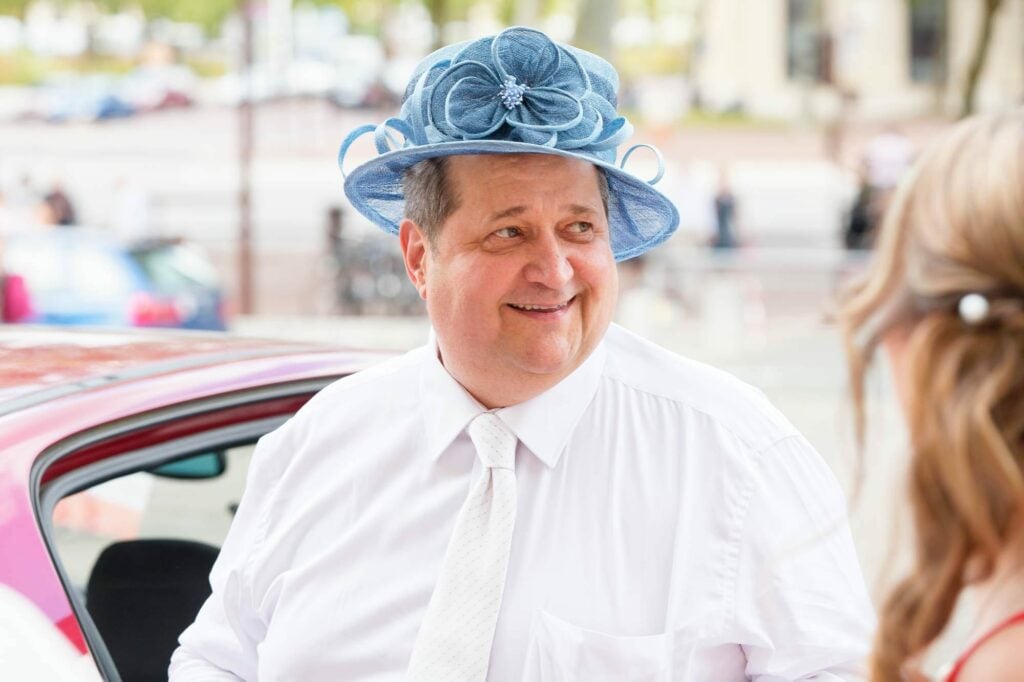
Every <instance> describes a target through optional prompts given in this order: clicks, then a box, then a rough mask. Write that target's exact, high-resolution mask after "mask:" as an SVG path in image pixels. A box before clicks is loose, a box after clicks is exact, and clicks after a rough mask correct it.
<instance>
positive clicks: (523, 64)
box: [425, 28, 628, 152]
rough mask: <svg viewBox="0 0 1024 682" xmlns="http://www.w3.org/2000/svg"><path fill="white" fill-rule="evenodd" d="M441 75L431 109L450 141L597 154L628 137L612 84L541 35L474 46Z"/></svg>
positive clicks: (522, 33) (508, 36)
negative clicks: (522, 144)
mask: <svg viewBox="0 0 1024 682" xmlns="http://www.w3.org/2000/svg"><path fill="white" fill-rule="evenodd" d="M439 66H440V65H439ZM435 74H437V75H434V74H431V76H432V78H431V81H432V83H431V86H432V87H431V89H430V90H431V91H430V93H429V95H428V96H427V101H426V102H425V104H426V107H425V109H426V113H427V116H428V120H429V123H430V125H431V127H432V128H433V129H434V130H435V131H437V133H439V134H440V136H441V137H443V138H445V139H448V140H475V139H482V138H487V139H505V140H515V141H520V142H526V143H530V144H537V145H543V146H548V147H556V148H559V149H579V150H581V151H591V152H598V151H601V150H604V149H611V148H613V147H614V146H615V145H616V144H618V142H619V140H620V139H621V138H622V135H621V134H620V133H623V132H625V133H626V134H628V124H627V123H626V120H625V119H624V118H622V117H617V116H616V113H615V106H614V97H615V95H614V84H612V83H597V84H594V83H593V82H592V81H591V78H590V76H589V75H588V73H587V71H586V70H585V69H583V68H582V67H581V66H580V63H579V61H578V60H577V58H576V57H575V56H574V55H573V54H572V53H571V52H570V51H568V50H566V49H564V48H563V47H561V46H559V45H556V44H555V43H554V42H552V41H551V39H550V38H548V37H547V36H546V35H544V34H543V33H541V32H540V31H535V30H532V29H525V28H513V29H508V30H506V31H503V32H502V33H500V34H498V35H497V36H494V37H493V38H485V39H482V40H478V41H475V42H473V43H471V44H469V45H467V46H466V47H465V48H464V49H463V50H462V51H461V52H459V53H458V54H457V55H455V57H453V58H452V60H451V62H450V63H449V64H447V66H445V67H444V68H441V69H437V71H435ZM595 85H596V86H597V88H595ZM609 99H610V100H611V101H609Z"/></svg>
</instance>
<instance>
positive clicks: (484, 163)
mask: <svg viewBox="0 0 1024 682" xmlns="http://www.w3.org/2000/svg"><path fill="white" fill-rule="evenodd" d="M448 163H449V164H452V165H454V166H455V167H461V168H463V169H470V168H472V169H474V170H476V169H480V168H490V169H505V168H508V169H521V168H524V167H527V166H529V167H537V166H548V167H550V168H553V169H557V168H559V167H561V168H564V169H566V171H567V172H573V171H577V170H580V169H584V168H592V169H594V172H595V173H596V172H597V166H595V165H594V164H592V163H590V162H589V161H585V160H583V159H573V158H568V157H565V156H560V155H558V154H535V153H526V154H523V153H515V154H464V155H455V156H450V157H448Z"/></svg>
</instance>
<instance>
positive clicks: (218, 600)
mask: <svg viewBox="0 0 1024 682" xmlns="http://www.w3.org/2000/svg"><path fill="white" fill-rule="evenodd" d="M286 430H287V426H286V427H282V428H280V429H278V430H276V431H274V432H272V433H270V434H268V435H266V436H264V437H263V438H261V439H260V441H259V443H258V444H257V446H256V449H255V452H254V453H253V457H252V461H251V464H250V467H249V473H248V476H247V480H246V486H245V492H244V493H243V495H242V500H241V502H240V504H239V507H238V511H237V512H236V514H235V518H234V519H233V521H232V523H231V529H230V530H229V531H228V535H227V538H226V539H225V541H224V546H223V547H222V548H221V551H220V554H219V555H218V557H217V561H216V563H215V564H214V566H213V570H212V571H211V572H210V586H211V588H212V593H211V595H210V597H209V598H208V599H207V600H206V602H205V603H204V604H203V606H202V608H201V609H200V610H199V613H198V615H197V616H196V619H195V622H194V623H192V625H190V626H189V627H188V628H187V629H186V630H185V631H184V632H183V633H182V634H181V637H180V638H179V640H178V642H179V646H178V648H177V649H176V650H175V652H174V654H173V655H172V656H171V663H170V668H169V670H168V675H169V678H170V682H189V681H198V680H202V681H203V682H207V681H211V682H212V681H215V680H216V681H219V680H255V679H256V677H257V668H258V665H257V663H258V661H257V647H258V646H259V644H260V642H261V641H262V640H263V637H264V636H265V634H266V621H265V619H264V618H263V617H262V615H261V614H260V612H259V608H258V605H259V599H258V598H257V597H256V595H255V594H254V590H253V583H254V573H255V572H256V571H257V570H258V567H259V557H260V549H261V544H262V541H263V538H264V537H265V536H266V524H267V523H268V522H269V518H270V516H271V515H270V510H269V508H270V507H271V506H272V502H273V497H274V494H275V492H276V485H275V484H276V482H277V481H278V480H279V478H280V473H281V472H280V470H281V469H282V468H283V466H284V463H285V462H286V460H287V459H288V457H287V455H288V452H287V450H286V449H285V448H284V446H283V440H284V432H285V431H286Z"/></svg>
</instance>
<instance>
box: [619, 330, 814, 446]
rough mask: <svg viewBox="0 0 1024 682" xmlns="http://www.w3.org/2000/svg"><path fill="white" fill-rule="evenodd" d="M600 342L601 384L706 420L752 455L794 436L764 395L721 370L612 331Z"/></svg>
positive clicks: (622, 331) (795, 433) (633, 335)
mask: <svg viewBox="0 0 1024 682" xmlns="http://www.w3.org/2000/svg"><path fill="white" fill-rule="evenodd" d="M606 342H607V346H608V350H609V353H608V361H607V362H606V368H605V376H606V378H608V379H610V380H612V381H615V382H617V383H619V384H621V385H624V386H625V387H627V388H628V389H629V390H632V391H637V392H642V393H645V394H648V395H652V396H657V397H659V398H661V399H664V400H667V401H670V402H672V403H675V404H676V405H677V406H678V408H679V409H680V410H681V411H685V412H687V413H691V414H696V415H701V416H703V417H704V418H707V419H710V420H711V421H712V422H714V423H716V424H717V425H718V426H719V427H721V428H723V429H725V430H726V431H729V432H730V433H732V434H733V435H734V436H736V437H737V438H739V439H741V440H742V441H744V442H745V443H746V444H747V445H748V446H749V447H751V448H752V449H755V450H762V449H764V448H766V447H769V446H770V445H772V444H773V443H775V442H777V441H779V440H781V439H783V438H786V437H789V436H793V435H797V433H798V432H797V430H796V428H795V427H794V426H793V425H792V424H791V423H790V422H789V420H788V419H786V417H785V416H784V415H783V414H782V413H781V412H780V411H779V410H778V409H777V408H776V407H775V406H774V405H772V404H771V402H770V401H769V400H768V398H767V397H766V396H765V395H764V393H762V392H761V391H760V390H759V389H757V388H755V387H754V386H751V385H750V384H748V383H746V382H744V381H742V380H740V379H738V378H737V377H735V376H733V375H732V374H729V373H728V372H726V371H724V370H721V369H718V368H716V367H712V366H711V365H708V364H706V363H703V362H699V361H697V360H693V359H691V358H686V357H683V356H681V355H678V354H676V353H674V352H672V351H670V350H667V349H665V348H662V347H661V346H659V345H657V344H655V343H653V342H651V341H648V340H647V339H644V338H642V337H640V336H638V335H636V334H634V333H632V332H630V331H628V330H626V329H623V328H622V327H618V326H615V325H613V326H612V328H610V329H609V332H608V335H607V336H606Z"/></svg>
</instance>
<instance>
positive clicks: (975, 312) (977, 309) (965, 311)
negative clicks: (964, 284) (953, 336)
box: [957, 294, 988, 327]
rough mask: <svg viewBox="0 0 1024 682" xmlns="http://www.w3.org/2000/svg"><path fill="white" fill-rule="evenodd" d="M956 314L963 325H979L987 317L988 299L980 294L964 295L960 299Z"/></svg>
mask: <svg viewBox="0 0 1024 682" xmlns="http://www.w3.org/2000/svg"><path fill="white" fill-rule="evenodd" d="M957 312H958V313H959V314H960V319H961V320H963V321H964V323H965V324H969V325H971V326H972V327H973V326H976V325H979V324H981V323H982V322H984V321H985V318H986V317H988V299H987V298H985V297H984V296H982V295H981V294H966V295H965V296H963V297H962V298H961V299H960V303H959V304H958V305H957Z"/></svg>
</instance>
